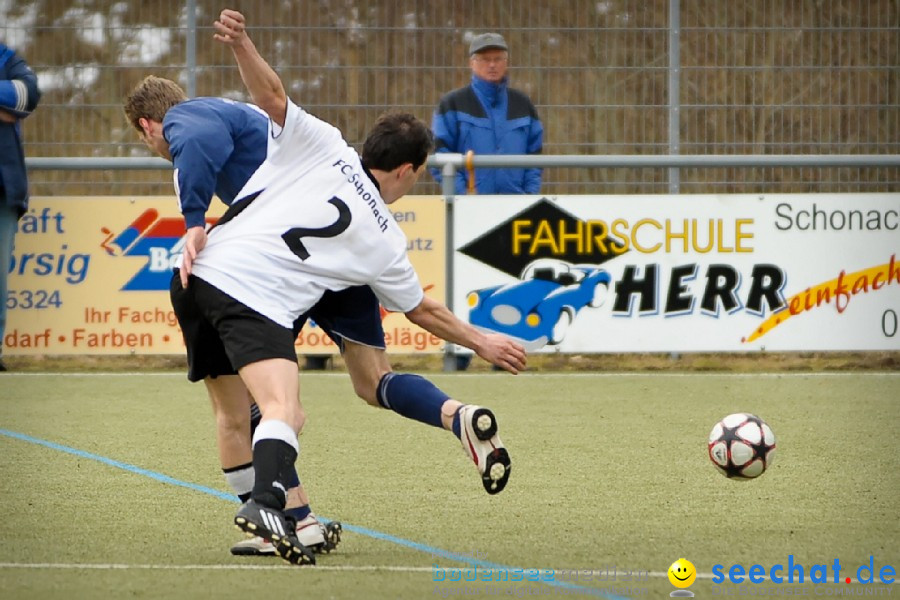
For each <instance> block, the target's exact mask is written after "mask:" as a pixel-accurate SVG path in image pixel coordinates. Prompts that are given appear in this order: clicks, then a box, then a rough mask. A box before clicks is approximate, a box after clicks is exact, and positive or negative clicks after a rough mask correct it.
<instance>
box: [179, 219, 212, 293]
mask: <svg viewBox="0 0 900 600" xmlns="http://www.w3.org/2000/svg"><path fill="white" fill-rule="evenodd" d="M205 246H206V228H205V227H201V226H199V225H198V226H197V227H191V228H190V229H188V230H187V234H186V235H185V236H184V252H182V253H181V269H180V270H179V271H178V274H179V275H180V276H181V287H183V288H187V286H188V277H190V275H191V269H192V267H193V266H194V259H195V258H197V253H198V252H200V251H201V250H203V248H204V247H205Z"/></svg>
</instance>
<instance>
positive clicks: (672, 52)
mask: <svg viewBox="0 0 900 600" xmlns="http://www.w3.org/2000/svg"><path fill="white" fill-rule="evenodd" d="M680 117H681V6H680V4H679V0H669V154H681V148H680V147H679V143H680V140H681V129H680V128H681V118H680ZM680 190H681V171H680V170H679V169H678V167H670V168H669V193H670V194H678V193H679V192H680Z"/></svg>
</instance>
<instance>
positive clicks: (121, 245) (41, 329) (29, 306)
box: [3, 196, 446, 356]
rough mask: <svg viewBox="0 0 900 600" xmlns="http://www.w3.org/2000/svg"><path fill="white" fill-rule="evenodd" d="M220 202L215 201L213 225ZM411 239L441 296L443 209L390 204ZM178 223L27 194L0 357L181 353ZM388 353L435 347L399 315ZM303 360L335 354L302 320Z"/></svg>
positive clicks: (142, 205) (133, 201) (153, 213)
mask: <svg viewBox="0 0 900 600" xmlns="http://www.w3.org/2000/svg"><path fill="white" fill-rule="evenodd" d="M224 208H225V207H224V205H222V204H221V203H220V202H218V201H214V202H213V204H212V206H211V209H210V219H209V220H210V222H213V221H215V219H216V218H217V217H218V216H220V215H221V213H222V212H223V211H224ZM391 212H392V213H393V214H394V216H395V218H396V219H397V221H398V223H399V224H400V226H401V228H402V229H403V230H404V232H405V233H406V235H407V238H408V239H409V248H410V252H409V254H410V258H411V260H412V263H413V266H414V267H415V268H416V270H417V271H418V273H419V277H420V279H421V280H422V285H423V286H424V287H425V288H426V290H427V293H428V295H429V296H431V297H433V298H435V299H439V300H441V301H443V300H444V297H445V296H444V290H445V265H444V257H445V254H446V247H445V235H444V232H445V228H444V221H445V219H444V204H443V200H442V199H441V198H438V197H431V196H418V197H408V198H404V199H403V200H401V201H399V202H397V203H395V204H394V205H392V206H391ZM183 236H184V222H183V220H182V217H181V215H180V213H179V212H178V207H177V203H176V202H175V199H174V198H172V197H168V196H163V197H142V198H128V197H58V198H32V199H31V202H30V208H29V211H28V213H27V214H26V215H24V216H23V217H22V219H21V220H20V221H19V228H18V233H17V234H16V238H15V248H14V249H13V256H12V261H11V264H10V276H9V292H8V295H7V298H5V301H6V305H7V309H8V312H7V325H6V335H5V336H4V340H3V346H4V353H6V354H7V355H9V356H17V355H19V356H21V355H37V354H181V353H183V352H184V342H183V340H182V337H181V331H180V329H179V328H178V323H177V322H176V320H175V314H174V312H173V311H172V307H171V305H170V303H169V292H168V290H169V282H170V280H171V274H172V267H173V266H174V264H175V262H174V261H176V260H177V258H176V257H177V256H178V255H179V254H180V252H181V247H182V244H183ZM383 320H384V329H385V336H386V341H387V343H388V351H391V352H422V351H426V352H436V351H439V350H440V349H441V347H442V341H441V340H440V339H438V338H436V337H435V336H432V335H430V334H428V333H427V332H425V331H422V330H421V329H419V328H418V327H415V326H413V325H412V324H410V323H409V321H407V320H406V318H405V317H403V315H390V314H386V315H384V317H383ZM297 350H298V352H299V353H301V354H321V353H336V352H337V349H336V348H335V346H334V344H333V343H332V342H331V340H329V339H328V338H327V336H325V335H324V334H323V333H322V331H321V329H319V328H318V327H315V326H312V325H310V324H308V325H307V326H306V327H305V328H304V330H303V332H302V334H301V336H300V338H298V340H297Z"/></svg>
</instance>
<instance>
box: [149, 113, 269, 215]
mask: <svg viewBox="0 0 900 600" xmlns="http://www.w3.org/2000/svg"><path fill="white" fill-rule="evenodd" d="M268 127H269V119H268V117H267V116H266V115H265V113H263V112H262V111H260V110H259V109H257V108H256V107H254V106H251V105H249V104H244V103H241V102H235V101H233V100H227V99H224V98H194V99H192V100H187V101H186V102H182V103H180V104H177V105H175V106H173V107H172V108H170V109H169V110H168V112H166V116H165V118H164V119H163V136H164V137H165V139H166V141H167V142H168V143H169V152H170V153H171V155H172V163H173V164H174V166H175V191H176V193H177V194H178V202H179V205H180V206H181V213H182V214H183V215H184V220H185V225H186V226H187V227H188V228H190V227H197V226H200V227H202V226H204V225H205V215H206V211H207V209H208V208H209V204H210V201H211V200H212V197H213V194H215V195H216V196H218V197H219V198H220V199H221V200H222V201H223V202H225V203H226V204H231V203H232V202H234V200H235V197H236V196H237V194H238V192H240V191H241V188H243V187H244V184H245V183H247V180H248V179H250V176H251V175H253V173H254V172H256V170H257V169H258V168H259V166H260V165H261V164H262V163H263V161H264V160H265V159H266V144H267V135H268Z"/></svg>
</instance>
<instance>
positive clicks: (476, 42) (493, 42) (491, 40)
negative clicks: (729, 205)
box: [469, 33, 509, 56]
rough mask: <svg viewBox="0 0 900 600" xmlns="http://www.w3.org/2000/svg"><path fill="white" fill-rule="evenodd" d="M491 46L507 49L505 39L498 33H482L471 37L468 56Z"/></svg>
mask: <svg viewBox="0 0 900 600" xmlns="http://www.w3.org/2000/svg"><path fill="white" fill-rule="evenodd" d="M491 48H497V49H499V50H509V46H507V45H506V40H504V39H503V36H502V35H500V34H499V33H482V34H480V35H476V36H475V37H473V38H472V43H471V44H469V56H471V55H473V54H475V53H477V52H482V51H484V50H490V49H491Z"/></svg>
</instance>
